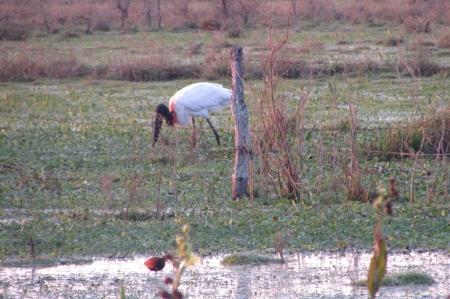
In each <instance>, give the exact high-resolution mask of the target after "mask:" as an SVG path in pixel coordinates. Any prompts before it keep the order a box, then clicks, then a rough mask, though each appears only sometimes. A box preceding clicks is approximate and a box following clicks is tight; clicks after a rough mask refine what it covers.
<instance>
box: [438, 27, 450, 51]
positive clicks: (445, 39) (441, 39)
mask: <svg viewBox="0 0 450 299" xmlns="http://www.w3.org/2000/svg"><path fill="white" fill-rule="evenodd" d="M438 45H439V48H450V30H447V31H445V32H444V33H442V34H441V35H439V36H438Z"/></svg>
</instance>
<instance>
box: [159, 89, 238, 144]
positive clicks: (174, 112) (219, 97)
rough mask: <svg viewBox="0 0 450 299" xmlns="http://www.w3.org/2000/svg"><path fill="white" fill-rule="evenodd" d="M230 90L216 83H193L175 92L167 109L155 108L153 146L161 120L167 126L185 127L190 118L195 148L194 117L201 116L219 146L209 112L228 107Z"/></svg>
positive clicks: (164, 106)
mask: <svg viewBox="0 0 450 299" xmlns="http://www.w3.org/2000/svg"><path fill="white" fill-rule="evenodd" d="M230 99H231V90H230V89H226V88H224V87H223V86H222V85H220V84H217V83H208V82H201V83H194V84H191V85H188V86H186V87H184V88H183V89H180V90H179V91H177V92H176V93H175V94H174V95H173V96H172V98H171V99H170V101H169V107H167V106H166V105H164V104H159V105H158V106H156V108H155V112H156V117H155V133H154V135H153V146H155V143H156V142H157V141H158V136H159V132H160V130H161V126H162V123H163V118H164V119H165V120H166V123H167V124H168V125H169V126H175V125H176V126H185V125H187V124H188V122H189V117H191V118H192V125H193V126H194V132H193V133H192V136H193V144H194V146H195V121H194V117H197V116H202V117H204V118H206V121H207V122H208V124H209V126H210V127H211V129H212V131H213V133H214V135H215V136H216V140H217V144H219V145H220V139H219V134H217V132H216V129H214V127H213V125H212V124H211V121H210V120H209V115H208V113H209V112H212V111H221V110H222V107H224V106H229V105H230Z"/></svg>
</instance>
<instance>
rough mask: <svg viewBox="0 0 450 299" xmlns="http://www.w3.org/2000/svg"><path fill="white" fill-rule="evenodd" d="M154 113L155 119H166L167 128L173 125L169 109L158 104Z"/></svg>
mask: <svg viewBox="0 0 450 299" xmlns="http://www.w3.org/2000/svg"><path fill="white" fill-rule="evenodd" d="M155 112H156V116H157V117H158V116H160V117H164V118H165V119H166V123H167V124H168V125H169V126H173V125H174V121H173V115H172V112H170V110H169V108H168V107H167V106H166V105H164V104H159V105H158V106H156V108H155Z"/></svg>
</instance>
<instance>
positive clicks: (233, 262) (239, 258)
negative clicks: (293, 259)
mask: <svg viewBox="0 0 450 299" xmlns="http://www.w3.org/2000/svg"><path fill="white" fill-rule="evenodd" d="M270 263H284V261H283V260H282V259H278V258H273V257H267V256H260V255H256V254H255V255H253V254H232V255H229V256H227V257H225V258H223V259H222V261H221V264H222V265H227V266H239V265H249V264H256V265H263V264H270Z"/></svg>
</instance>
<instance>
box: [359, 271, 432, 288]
mask: <svg viewBox="0 0 450 299" xmlns="http://www.w3.org/2000/svg"><path fill="white" fill-rule="evenodd" d="M433 283H435V281H434V279H433V278H432V277H431V276H430V275H428V274H427V273H421V272H404V273H396V274H391V275H387V276H386V277H385V278H384V279H383V283H382V286H383V287H394V286H408V285H432V284H433ZM355 285H356V286H360V287H365V286H367V281H366V280H359V281H356V282H355Z"/></svg>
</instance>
